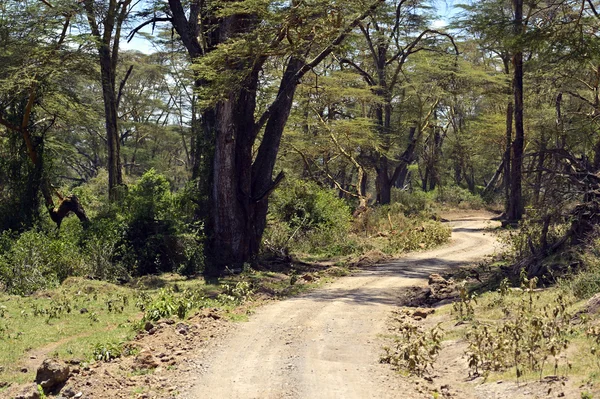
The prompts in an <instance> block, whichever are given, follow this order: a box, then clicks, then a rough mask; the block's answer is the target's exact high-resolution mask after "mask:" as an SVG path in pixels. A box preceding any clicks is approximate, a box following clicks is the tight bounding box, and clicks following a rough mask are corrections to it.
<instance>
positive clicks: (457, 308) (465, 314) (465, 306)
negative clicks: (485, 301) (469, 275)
mask: <svg viewBox="0 0 600 399" xmlns="http://www.w3.org/2000/svg"><path fill="white" fill-rule="evenodd" d="M458 293H459V295H460V299H459V300H458V301H456V302H454V303H453V304H452V309H453V310H454V312H456V313H457V316H458V320H459V321H469V320H473V317H474V316H475V308H474V307H473V304H477V294H476V293H474V292H469V290H468V289H467V284H466V282H464V281H463V282H462V284H460V285H459V287H458Z"/></svg>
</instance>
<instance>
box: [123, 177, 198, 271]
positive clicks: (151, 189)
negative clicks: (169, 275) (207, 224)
mask: <svg viewBox="0 0 600 399" xmlns="http://www.w3.org/2000/svg"><path fill="white" fill-rule="evenodd" d="M175 205H176V199H175V196H174V195H173V194H172V193H171V190H170V185H169V182H168V181H167V179H166V178H165V177H164V176H162V175H160V174H158V173H156V171H154V170H153V169H151V170H149V171H148V172H146V173H145V174H144V175H143V176H142V177H141V179H140V180H139V181H138V182H137V183H136V184H135V185H133V186H131V189H130V190H129V193H128V195H127V197H126V199H125V207H124V214H123V218H124V223H125V226H126V227H125V229H124V235H123V240H122V242H121V248H120V250H119V259H120V261H121V262H123V264H124V265H125V267H126V268H127V270H128V271H129V272H130V273H132V274H136V275H146V274H155V273H160V272H171V271H182V272H184V273H185V274H195V273H197V272H198V271H200V270H201V269H202V267H203V261H204V258H203V256H202V244H201V242H200V238H199V237H198V236H197V235H194V234H190V233H188V234H183V231H185V230H184V227H185V226H183V225H182V223H180V219H181V218H182V217H183V215H182V214H181V213H178V210H177V208H176V206H175Z"/></svg>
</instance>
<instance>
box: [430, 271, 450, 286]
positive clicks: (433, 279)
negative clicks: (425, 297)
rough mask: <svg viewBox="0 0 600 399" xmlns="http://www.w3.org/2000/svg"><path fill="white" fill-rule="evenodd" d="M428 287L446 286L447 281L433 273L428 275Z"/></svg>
mask: <svg viewBox="0 0 600 399" xmlns="http://www.w3.org/2000/svg"><path fill="white" fill-rule="evenodd" d="M428 284H429V285H434V284H448V280H446V279H445V278H443V277H442V276H440V275H439V274H437V273H433V274H430V275H429V281H428Z"/></svg>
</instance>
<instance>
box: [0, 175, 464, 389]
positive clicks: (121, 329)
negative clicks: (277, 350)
mask: <svg viewBox="0 0 600 399" xmlns="http://www.w3.org/2000/svg"><path fill="white" fill-rule="evenodd" d="M103 178H104V175H103V173H102V172H101V173H100V174H99V176H98V178H95V179H92V180H91V181H90V182H89V183H86V184H84V185H81V186H79V187H78V188H77V189H76V193H77V195H78V197H79V198H80V199H81V200H82V201H85V203H86V204H88V207H87V212H88V215H89V216H90V219H91V220H90V222H89V224H88V225H85V226H84V225H82V224H81V223H80V222H79V221H78V220H77V219H76V218H72V217H67V218H65V219H64V221H63V223H62V225H61V229H60V230H56V228H55V227H54V226H53V225H52V224H51V223H50V221H49V220H46V218H45V217H43V216H42V217H41V218H40V220H39V223H37V224H36V225H35V227H33V228H32V229H29V230H26V231H23V232H20V233H19V232H13V231H11V230H5V231H4V232H3V233H2V235H1V236H0V284H1V285H2V290H1V292H0V332H1V334H0V385H1V387H0V389H7V388H9V387H10V386H11V385H14V384H17V383H26V382H28V381H32V380H33V377H34V376H35V372H36V370H35V367H34V365H35V364H37V363H38V362H40V361H41V360H43V359H44V358H55V359H60V360H61V361H66V362H76V363H77V364H81V365H83V367H86V365H88V364H93V363H94V362H102V361H111V360H114V359H116V358H120V357H128V356H135V355H137V353H138V352H139V349H136V347H135V346H132V345H131V342H132V340H133V339H134V338H135V337H136V336H138V334H140V332H144V331H146V327H147V323H158V322H163V321H164V320H174V321H178V322H179V321H182V322H185V321H186V320H187V319H188V318H189V317H191V316H193V315H195V314H198V312H202V311H203V310H211V311H212V310H215V311H218V312H220V313H221V314H223V315H224V317H225V318H226V319H229V320H231V321H240V320H244V319H246V318H247V316H248V314H249V313H251V312H252V309H253V308H254V307H256V306H258V305H259V304H260V303H262V302H264V301H265V300H268V299H273V298H275V299H277V298H283V297H287V296H290V295H296V294H298V293H301V292H303V291H305V290H307V289H311V288H314V287H318V286H319V285H321V284H323V283H324V282H326V281H329V280H330V279H331V278H335V277H337V276H342V275H345V274H348V273H349V272H350V269H351V267H352V265H353V264H354V263H355V262H358V261H359V260H360V259H361V258H362V257H364V255H365V254H368V260H369V262H371V263H372V262H376V261H377V260H381V259H383V258H384V257H387V256H397V255H400V254H402V253H404V252H407V251H414V250H423V249H427V248H431V247H434V246H436V245H440V244H443V243H444V242H446V241H447V240H448V238H449V235H450V229H449V228H448V227H447V226H445V225H444V224H443V223H441V222H440V221H438V219H439V218H438V217H437V216H436V209H437V208H438V207H439V206H440V205H438V204H436V203H435V201H434V199H435V196H434V195H432V194H425V193H420V192H414V193H408V192H402V191H394V196H395V201H394V203H392V204H391V205H388V206H384V207H377V208H369V209H366V210H365V211H364V212H363V213H362V214H360V215H358V216H353V215H352V207H351V205H352V202H348V201H347V200H345V199H341V198H339V197H338V196H337V195H336V194H335V192H334V191H333V190H330V189H327V188H324V187H322V186H319V185H318V184H316V183H314V182H310V181H302V180H296V179H289V180H288V181H286V182H285V183H284V184H282V186H281V187H280V188H279V189H278V190H277V191H276V193H275V194H274V196H273V202H272V207H271V211H270V214H269V218H268V226H267V232H266V234H265V239H264V246H263V248H262V252H261V257H260V258H259V259H258V260H257V262H256V263H255V264H249V263H248V264H245V265H244V266H243V268H242V269H241V270H230V275H228V276H224V277H222V278H219V279H211V278H203V275H202V274H203V271H204V266H205V260H204V257H203V251H202V246H203V242H204V236H203V231H204V230H203V226H202V225H201V224H196V223H195V222H194V214H193V211H192V210H193V207H191V206H190V200H189V195H190V194H189V191H188V190H187V189H186V188H183V189H181V190H179V191H175V192H174V191H172V189H171V186H170V184H169V181H168V180H167V179H166V178H165V177H164V176H162V175H160V174H158V173H157V172H155V171H154V170H150V171H149V172H147V173H145V174H144V175H143V176H142V177H141V178H140V179H139V180H137V181H133V182H130V185H129V189H128V191H127V192H126V193H124V194H123V196H124V197H123V200H122V202H121V206H115V205H107V201H106V195H107V193H106V190H105V189H104V187H103V185H102V184H101V181H102V179H103ZM456 204H458V203H456ZM321 261H323V262H321Z"/></svg>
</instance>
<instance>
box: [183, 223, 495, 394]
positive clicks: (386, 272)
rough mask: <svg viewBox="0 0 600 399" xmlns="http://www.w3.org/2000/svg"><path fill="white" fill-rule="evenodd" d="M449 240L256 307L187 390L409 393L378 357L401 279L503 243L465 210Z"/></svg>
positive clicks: (421, 277)
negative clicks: (441, 245)
mask: <svg viewBox="0 0 600 399" xmlns="http://www.w3.org/2000/svg"><path fill="white" fill-rule="evenodd" d="M450 225H451V226H452V227H453V233H452V238H451V241H450V243H449V244H447V245H445V246H443V247H440V248H438V249H435V250H431V251H426V252H421V253H414V254H410V255H407V256H405V257H403V258H401V259H396V260H393V261H390V262H388V263H385V264H380V265H376V266H373V267H370V268H368V269H367V270H364V271H361V272H358V273H356V274H355V275H353V276H350V277H344V278H340V279H339V280H337V281H335V282H334V283H332V284H330V285H327V286H326V287H324V288H322V289H318V290H315V291H313V292H310V293H308V294H305V295H302V296H299V297H296V298H292V299H288V300H285V301H280V302H276V303H273V304H269V305H266V306H264V307H262V308H260V309H258V310H257V312H256V313H255V314H254V315H252V316H251V317H250V321H249V322H247V323H240V324H239V325H238V326H237V330H235V331H234V332H233V334H232V335H231V336H230V337H228V338H226V339H225V341H224V342H223V344H222V345H221V346H220V347H219V348H218V349H217V350H216V351H215V352H214V354H212V356H211V357H210V359H206V363H205V364H206V366H207V370H206V372H205V373H203V374H202V375H200V376H199V378H198V380H197V383H196V385H195V386H194V387H193V389H192V390H190V391H189V392H187V393H185V394H183V395H182V398H214V399H227V398H236V399H237V398H240V399H241V398H243V399H249V398H256V399H258V398H260V399H274V398H307V399H308V398H310V399H313V398H319V399H327V398H343V399H364V398H403V397H405V396H403V395H402V392H399V391H398V389H399V388H397V387H396V386H395V384H394V383H393V380H390V379H389V378H388V377H386V375H387V376H389V373H390V371H389V367H388V366H386V365H381V364H379V363H378V360H379V356H380V354H381V347H380V345H381V343H380V342H379V340H378V339H377V337H378V335H379V334H381V333H383V332H384V331H385V323H386V319H387V317H388V315H389V312H390V311H391V310H392V309H393V308H394V307H395V306H396V305H397V300H396V298H397V296H398V290H401V289H402V287H407V286H413V285H424V284H426V278H427V276H428V275H429V274H431V273H434V272H439V271H442V270H444V269H447V268H449V267H457V266H459V265H462V264H467V263H470V262H475V261H477V260H480V259H481V258H483V257H484V256H485V255H489V254H491V253H493V252H494V251H495V249H497V248H498V244H497V243H496V240H495V238H494V236H493V235H492V234H490V233H486V231H485V230H484V229H485V228H486V227H489V220H488V218H487V217H485V216H482V215H481V214H473V215H469V214H468V213H464V214H462V215H461V216H460V218H459V219H454V220H452V221H451V222H450Z"/></svg>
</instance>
